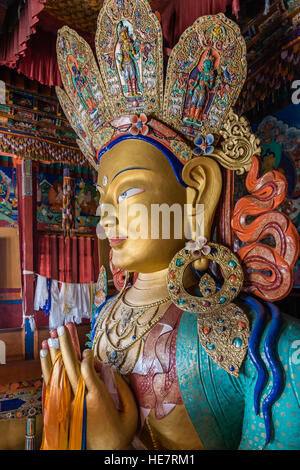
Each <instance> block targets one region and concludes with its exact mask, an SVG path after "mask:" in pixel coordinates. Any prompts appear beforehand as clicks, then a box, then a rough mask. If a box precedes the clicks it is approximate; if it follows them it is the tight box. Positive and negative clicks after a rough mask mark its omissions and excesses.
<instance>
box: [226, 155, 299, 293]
mask: <svg viewBox="0 0 300 470" xmlns="http://www.w3.org/2000/svg"><path fill="white" fill-rule="evenodd" d="M259 170H260V162H259V159H258V157H253V159H252V165H251V168H250V171H249V173H248V175H247V179H246V187H247V190H248V191H249V193H250V195H249V196H245V197H242V198H241V199H240V200H239V201H238V202H237V203H236V205H235V208H234V212H233V218H232V228H233V230H234V232H235V235H236V236H237V237H238V238H239V239H240V240H241V241H242V242H244V243H245V245H244V246H243V247H242V248H240V249H239V250H238V252H237V254H238V256H239V257H240V259H241V261H242V265H243V268H244V274H245V284H244V290H245V291H247V292H252V293H253V294H255V295H257V296H259V297H261V298H263V299H265V300H269V301H275V300H280V299H283V298H284V297H286V296H287V295H288V293H289V292H290V290H291V289H292V286H293V268H294V265H295V262H296V260H297V257H298V254H299V235H298V232H297V230H296V227H295V226H294V225H293V223H292V222H291V220H290V219H289V218H288V217H287V216H286V215H285V214H283V213H282V212H279V211H275V209H276V208H277V207H278V206H279V204H280V203H281V202H282V201H283V200H284V198H285V196H286V193H287V181H286V179H285V176H284V175H283V174H281V173H280V172H279V171H276V170H272V171H269V172H267V173H265V174H264V175H263V176H261V177H259ZM249 217H250V218H251V219H252V220H251V221H249ZM270 236H272V239H273V243H272V245H274V246H270V245H268V244H266V243H264V239H265V238H266V237H270Z"/></svg>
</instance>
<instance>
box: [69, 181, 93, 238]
mask: <svg viewBox="0 0 300 470" xmlns="http://www.w3.org/2000/svg"><path fill="white" fill-rule="evenodd" d="M98 205H99V193H98V191H97V189H96V187H95V185H94V184H93V183H92V182H91V181H90V180H88V179H85V178H76V180H75V228H76V229H77V230H81V231H84V229H85V227H96V225H97V224H98V222H99V217H98V216H96V212H97V207H98Z"/></svg>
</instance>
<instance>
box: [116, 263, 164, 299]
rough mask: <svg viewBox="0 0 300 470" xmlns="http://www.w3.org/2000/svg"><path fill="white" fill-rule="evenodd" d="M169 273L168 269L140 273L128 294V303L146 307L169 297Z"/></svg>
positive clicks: (126, 296) (126, 297)
mask: <svg viewBox="0 0 300 470" xmlns="http://www.w3.org/2000/svg"><path fill="white" fill-rule="evenodd" d="M167 272H168V269H167V268H166V269H163V270H161V271H156V272H154V273H139V274H138V277H137V279H136V281H135V283H134V285H133V286H132V287H130V288H129V289H128V291H127V292H126V295H125V299H126V301H127V302H129V303H131V304H133V305H146V304H149V303H152V302H156V301H158V300H161V299H164V298H166V297H168V295H169V293H168V289H167Z"/></svg>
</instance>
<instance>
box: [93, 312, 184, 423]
mask: <svg viewBox="0 0 300 470" xmlns="http://www.w3.org/2000/svg"><path fill="white" fill-rule="evenodd" d="M181 315H182V312H181V311H180V310H179V309H178V308H177V307H175V305H173V304H171V305H170V306H169V307H168V308H167V309H166V311H165V312H164V313H163V314H162V315H161V318H160V320H159V321H158V322H156V323H155V324H154V326H153V327H151V322H153V318H152V314H151V312H150V313H149V318H147V317H145V318H143V321H140V323H141V325H143V326H141V328H133V327H132V326H131V320H132V318H131V317H130V314H128V315H124V312H123V314H122V319H121V320H120V318H118V315H116V317H114V315H111V314H108V315H104V316H103V319H102V320H101V319H100V321H99V323H98V328H97V330H96V336H95V340H96V343H97V355H98V357H99V359H100V360H101V361H102V362H105V363H109V364H110V365H112V366H114V367H116V368H117V369H118V370H119V372H120V373H121V374H122V375H126V376H127V377H128V378H129V380H130V383H131V386H132V388H133V390H134V393H135V396H136V398H137V400H138V402H139V405H140V408H141V409H142V410H143V413H142V414H143V416H147V414H149V412H150V411H151V410H152V409H153V410H154V412H155V416H156V417H157V418H158V419H160V418H163V417H164V416H165V415H167V414H168V413H169V412H170V411H171V410H172V409H173V408H174V407H175V406H176V405H177V404H182V399H181V396H180V392H179V386H178V381H177V374H176V341H177V333H178V326H179V322H180V318H181ZM147 325H148V326H147ZM120 338H121V339H120ZM127 345H129V347H127Z"/></svg>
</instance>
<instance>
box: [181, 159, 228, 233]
mask: <svg viewBox="0 0 300 470" xmlns="http://www.w3.org/2000/svg"><path fill="white" fill-rule="evenodd" d="M182 179H183V181H184V182H185V183H186V184H187V186H188V187H187V190H186V191H187V204H188V205H190V206H188V207H190V208H191V210H188V223H189V225H190V228H191V233H192V234H194V235H195V233H196V222H197V217H196V216H197V214H199V209H200V208H201V206H200V207H199V206H198V208H197V204H198V205H199V204H203V209H204V212H203V217H204V219H203V222H202V228H203V230H202V233H201V235H203V236H205V237H206V238H207V239H208V240H209V239H210V231H211V225H212V222H213V218H214V214H215V210H216V207H217V204H218V201H219V198H220V194H221V189H222V173H221V170H220V168H219V165H218V163H217V162H216V161H215V160H213V159H212V158H209V157H206V156H203V157H196V158H192V159H191V160H190V161H188V162H187V163H186V164H185V165H184V167H183V170H182ZM198 222H199V219H198Z"/></svg>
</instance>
